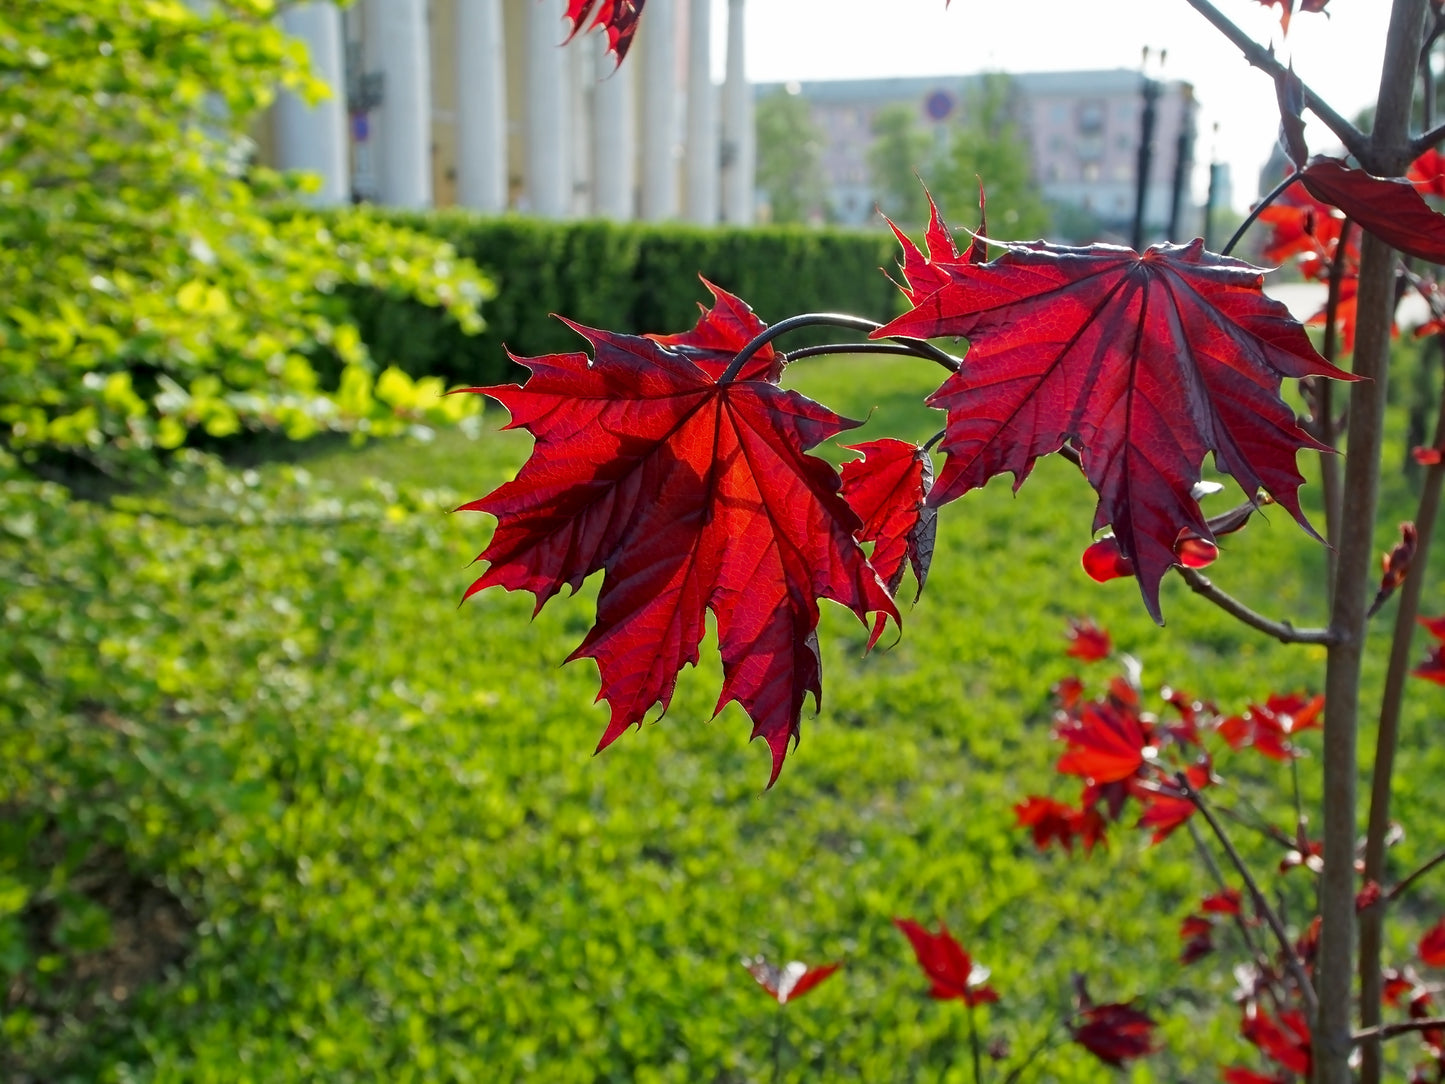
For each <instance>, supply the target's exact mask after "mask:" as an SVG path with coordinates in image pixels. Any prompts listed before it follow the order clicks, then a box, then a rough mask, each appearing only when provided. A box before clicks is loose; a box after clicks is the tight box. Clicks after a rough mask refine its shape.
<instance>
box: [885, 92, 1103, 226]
mask: <svg viewBox="0 0 1445 1084" xmlns="http://www.w3.org/2000/svg"><path fill="white" fill-rule="evenodd" d="M957 118H958V119H956V120H954V121H952V122H950V123H949V124H948V125H947V126H945V127H944V128H943V129H942V132H941V135H942V136H943V138H941V139H938V140H935V139H934V138H933V135H932V134H931V133H930V132H929V131H928V130H927V129H926V128H924V127H923V125H921V124H920V123H919V114H918V110H917V109H916V108H915V107H914V106H912V105H909V104H906V103H898V104H896V105H889V106H885V107H884V108H882V109H880V110H879V111H878V112H877V113H876V114H875V115H874V118H873V143H872V145H871V146H870V147H869V148H868V171H869V175H870V177H871V180H872V185H873V195H874V199H876V200H877V201H878V205H879V207H881V208H882V210H883V213H884V214H886V215H887V216H888V217H889V218H891V219H892V220H893V221H894V222H897V223H898V224H899V225H900V226H902V225H904V224H906V223H913V224H915V225H916V224H917V223H920V222H926V221H927V220H928V201H927V197H925V196H924V194H923V186H922V185H921V184H920V183H919V178H920V177H921V178H922V180H923V184H926V185H927V186H928V188H929V190H930V191H931V192H932V193H933V196H934V199H935V200H937V202H938V203H939V204H940V205H943V206H949V207H955V208H957V207H969V206H972V205H974V204H975V203H977V201H978V179H979V178H980V177H986V178H988V186H987V197H988V230H989V235H990V236H992V237H996V238H998V239H1000V240H1021V239H1032V238H1037V237H1042V236H1044V235H1045V234H1047V233H1050V232H1051V230H1052V229H1053V228H1054V227H1053V224H1052V218H1053V216H1051V215H1050V213H1049V208H1048V207H1047V206H1046V205H1045V203H1044V201H1043V198H1042V196H1041V195H1040V193H1039V189H1038V185H1037V184H1036V183H1035V181H1034V176H1033V160H1032V155H1031V154H1030V150H1029V145H1028V140H1027V139H1026V138H1025V137H1024V135H1023V130H1022V125H1021V123H1020V120H1019V115H1018V95H1017V92H1016V89H1015V87H1014V85H1013V81H1012V80H1010V79H1009V77H1008V76H1007V75H1004V74H1002V73H999V72H994V73H990V74H987V75H985V76H984V77H983V79H982V81H981V82H980V83H978V84H977V85H976V86H975V87H974V88H973V89H972V90H971V92H970V93H969V94H968V95H967V96H966V97H965V99H964V101H963V103H962V105H961V107H960V108H959V109H958V110H957ZM1069 221H1070V222H1071V223H1072V220H1069ZM1055 232H1056V231H1055ZM1084 232H1088V231H1087V229H1085V230H1084Z"/></svg>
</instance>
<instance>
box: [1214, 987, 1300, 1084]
mask: <svg viewBox="0 0 1445 1084" xmlns="http://www.w3.org/2000/svg"><path fill="white" fill-rule="evenodd" d="M1239 1033H1240V1035H1242V1036H1243V1037H1244V1038H1245V1039H1246V1040H1247V1041H1248V1042H1250V1043H1252V1044H1253V1045H1255V1046H1256V1047H1258V1048H1259V1051H1260V1053H1262V1054H1263V1055H1264V1056H1265V1057H1266V1058H1269V1059H1270V1060H1271V1061H1273V1062H1275V1063H1277V1064H1278V1065H1279V1067H1280V1068H1281V1069H1282V1070H1284V1071H1285V1072H1289V1073H1296V1074H1298V1075H1300V1076H1304V1077H1307V1076H1309V1072H1310V1064H1311V1058H1310V1028H1309V1021H1308V1020H1307V1019H1306V1018H1305V1014H1304V1013H1303V1012H1301V1011H1300V1010H1298V1009H1282V1010H1280V1011H1279V1012H1278V1013H1277V1014H1275V1015H1273V1016H1272V1015H1270V1014H1269V1013H1268V1012H1266V1011H1265V1010H1264V1009H1262V1008H1260V1006H1259V1004H1258V1003H1257V1002H1254V1001H1250V1002H1249V1003H1248V1004H1247V1005H1246V1006H1245V1008H1244V1018H1243V1020H1242V1021H1241V1023H1240V1025H1239ZM1226 1079H1229V1078H1227V1077H1226ZM1235 1079H1241V1080H1247V1079H1248V1077H1237V1078H1235ZM1266 1079H1270V1078H1266Z"/></svg>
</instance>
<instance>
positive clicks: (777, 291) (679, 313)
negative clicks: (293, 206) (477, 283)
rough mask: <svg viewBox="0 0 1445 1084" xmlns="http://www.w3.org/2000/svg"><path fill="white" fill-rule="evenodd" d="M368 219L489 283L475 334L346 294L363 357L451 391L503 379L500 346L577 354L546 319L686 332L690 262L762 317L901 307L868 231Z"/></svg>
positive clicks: (565, 333)
mask: <svg viewBox="0 0 1445 1084" xmlns="http://www.w3.org/2000/svg"><path fill="white" fill-rule="evenodd" d="M368 216H369V217H370V218H371V219H372V220H374V221H381V222H387V223H392V224H395V225H398V226H403V227H405V228H407V229H409V230H415V231H417V232H421V233H427V234H430V235H432V236H434V237H436V238H438V239H440V240H442V241H445V242H446V243H448V244H449V245H451V246H452V247H453V248H455V250H456V251H457V252H458V253H459V254H460V255H461V256H463V257H465V258H467V259H470V260H472V261H474V262H475V263H476V264H477V265H478V266H479V267H481V268H483V269H485V271H486V273H487V274H488V276H489V277H491V278H492V279H493V280H495V281H496V283H497V284H498V287H499V293H498V296H497V297H496V298H494V299H493V300H491V301H489V302H488V303H487V324H486V327H485V328H484V329H483V330H482V331H481V332H480V333H479V334H476V335H467V334H464V333H463V332H462V330H461V329H460V328H458V327H457V326H456V325H455V324H452V323H448V322H446V321H443V320H440V319H439V318H438V315H437V314H436V313H435V312H434V311H432V310H430V309H428V308H426V307H424V306H422V305H419V304H417V303H415V302H412V301H407V300H402V299H399V298H394V297H393V298H386V299H377V298H376V297H375V296H374V295H373V294H370V293H368V294H366V295H365V296H361V295H357V294H355V293H353V294H351V295H350V296H351V298H352V302H353V311H354V313H355V318H356V320H357V322H358V325H359V326H360V327H361V329H362V338H363V339H364V340H365V341H366V342H367V343H368V344H370V346H371V350H372V352H373V354H374V355H375V356H377V357H381V358H385V359H387V361H388V363H389V364H394V365H397V366H399V367H400V368H402V369H404V370H405V371H407V372H409V373H412V374H434V375H439V376H442V377H444V378H445V379H446V380H447V381H448V382H450V383H453V384H466V385H486V384H495V383H499V382H501V381H504V380H507V379H511V378H512V375H513V374H512V373H511V371H510V369H509V367H508V363H507V360H506V351H505V349H504V348H506V349H510V350H511V351H512V352H513V353H514V354H517V355H519V356H528V355H536V354H543V353H548V352H555V351H563V350H575V349H577V348H578V344H579V343H580V342H581V340H580V339H579V338H578V337H577V336H576V335H574V334H573V333H572V332H571V331H570V330H568V328H567V327H566V326H565V325H564V324H562V323H561V322H560V321H558V320H557V319H555V318H554V317H553V316H552V315H551V314H552V313H559V314H563V315H566V316H567V317H568V319H571V320H575V321H577V322H578V323H581V324H588V325H600V324H602V323H604V322H607V321H610V322H611V323H610V324H609V326H619V321H620V324H621V326H625V327H626V328H627V329H628V330H633V331H647V330H651V329H655V328H668V327H685V326H687V325H689V324H691V323H692V322H693V320H694V319H696V315H697V301H698V297H699V294H700V293H701V294H702V295H703V296H706V295H705V292H703V291H701V290H700V289H699V287H698V284H697V268H699V267H706V268H708V269H709V271H708V274H709V275H710V276H712V277H713V278H714V279H715V281H716V282H717V284H718V285H719V286H721V287H723V288H724V289H726V290H729V291H732V292H744V291H751V292H750V294H749V295H748V296H750V297H752V298H753V299H754V301H755V304H756V305H757V306H758V308H759V310H760V313H761V315H762V316H763V317H764V318H765V319H767V318H769V317H770V316H772V315H773V314H774V313H783V312H805V311H810V310H815V309H829V310H832V309H841V310H843V311H848V312H857V313H862V314H865V315H871V316H876V317H877V318H879V319H885V318H887V317H888V316H890V315H892V314H893V313H895V312H897V311H898V310H899V303H898V291H897V290H896V289H895V288H894V287H893V286H892V285H891V284H890V283H889V281H888V278H887V277H886V276H885V275H884V274H883V273H882V271H881V270H880V268H886V267H892V266H893V263H894V260H895V257H896V253H895V252H894V246H893V244H892V242H891V239H890V238H887V237H885V236H882V235H879V234H876V233H863V232H853V231H844V230H811V229H805V228H801V227H778V228H772V229H746V230H743V229H726V228H722V229H703V228H700V227H693V226H680V225H647V224H642V223H612V222H601V221H596V222H547V221H539V220H532V219H525V218H515V217H505V218H481V217H478V216H477V215H475V214H472V213H470V212H467V211H461V210H445V211H431V212H425V213H417V212H396V211H385V210H380V209H377V210H372V211H369V212H368ZM798 341H800V342H801V341H807V340H806V337H800V339H799V340H798ZM814 341H820V342H821V341H826V338H825V337H824V336H819V337H816V338H815V340H814Z"/></svg>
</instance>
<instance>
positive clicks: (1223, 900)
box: [1179, 888, 1242, 965]
mask: <svg viewBox="0 0 1445 1084" xmlns="http://www.w3.org/2000/svg"><path fill="white" fill-rule="evenodd" d="M1241 913H1242V909H1241V906H1240V895H1239V892H1238V891H1237V890H1236V889H1233V888H1226V889H1223V890H1221V891H1219V892H1216V893H1215V894H1214V895H1212V896H1205V897H1204V899H1203V901H1202V902H1201V903H1200V905H1199V910H1198V911H1195V912H1194V913H1192V914H1190V915H1187V916H1186V917H1185V919H1184V921H1183V922H1182V923H1181V924H1180V926H1179V937H1180V940H1182V941H1183V942H1184V947H1183V948H1182V949H1181V950H1180V952H1179V962H1180V963H1181V964H1186V965H1187V964H1192V963H1194V962H1195V961H1196V960H1200V959H1203V958H1204V957H1205V956H1208V955H1209V954H1210V953H1212V952H1213V951H1214V931H1215V921H1216V919H1217V918H1218V917H1219V916H1227V917H1238V916H1239V915H1240V914H1241Z"/></svg>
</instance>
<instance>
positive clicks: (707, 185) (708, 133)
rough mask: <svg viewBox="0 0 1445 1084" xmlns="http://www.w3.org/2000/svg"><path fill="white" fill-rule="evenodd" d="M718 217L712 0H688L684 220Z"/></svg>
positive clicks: (707, 223) (708, 220) (707, 222)
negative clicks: (685, 201) (685, 199)
mask: <svg viewBox="0 0 1445 1084" xmlns="http://www.w3.org/2000/svg"><path fill="white" fill-rule="evenodd" d="M717 216H718V135H717V97H716V95H715V94H714V92H713V85H712V0H691V3H690V5H689V7H688V17H687V217H688V221H690V222H698V223H701V224H702V225H704V226H711V225H712V224H713V223H715V222H716V221H717Z"/></svg>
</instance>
